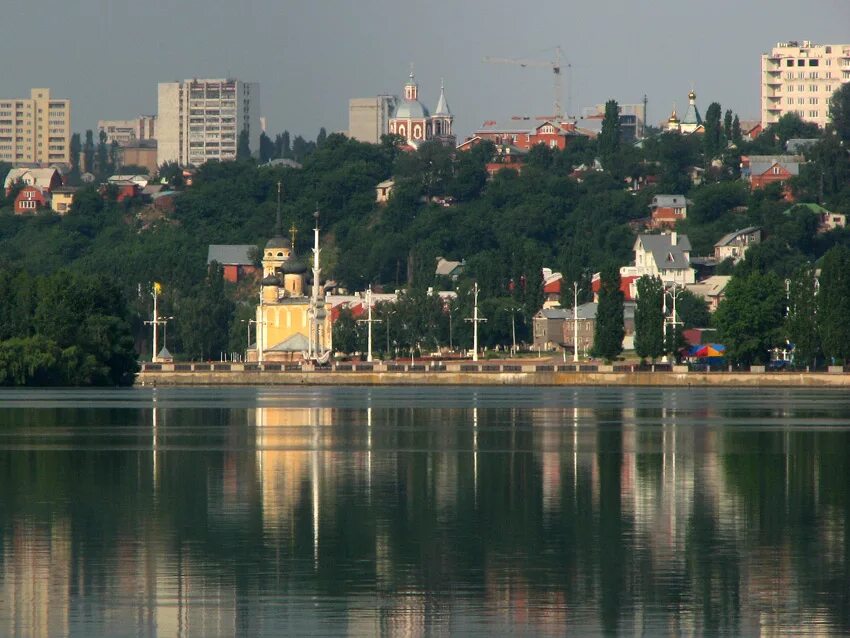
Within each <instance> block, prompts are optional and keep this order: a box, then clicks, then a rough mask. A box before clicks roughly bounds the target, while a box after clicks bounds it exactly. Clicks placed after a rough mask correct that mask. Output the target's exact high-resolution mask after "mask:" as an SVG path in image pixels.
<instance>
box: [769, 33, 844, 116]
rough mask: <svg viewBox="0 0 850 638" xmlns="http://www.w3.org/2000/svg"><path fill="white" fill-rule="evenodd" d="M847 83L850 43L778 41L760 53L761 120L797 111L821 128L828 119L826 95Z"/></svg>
mask: <svg viewBox="0 0 850 638" xmlns="http://www.w3.org/2000/svg"><path fill="white" fill-rule="evenodd" d="M847 82H850V44H813V43H812V42H809V41H808V40H804V41H803V42H779V43H778V44H777V45H776V46H775V47H773V49H772V50H771V51H770V53H765V54H764V55H762V56H761V123H762V126H763V127H766V126H768V125H769V124H773V123H775V122H778V121H779V118H780V117H782V116H783V115H785V114H786V113H796V114H797V115H799V116H800V117H801V118H802V119H804V120H805V121H807V122H814V123H815V124H817V125H818V126H820V127H823V126H826V124H827V123H828V122H829V98H830V97H832V94H833V93H834V92H835V91H837V90H838V89H839V88H841V85H842V84H846V83H847Z"/></svg>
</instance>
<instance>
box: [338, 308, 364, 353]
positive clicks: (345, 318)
mask: <svg viewBox="0 0 850 638" xmlns="http://www.w3.org/2000/svg"><path fill="white" fill-rule="evenodd" d="M333 344H334V350H336V351H337V352H342V353H345V354H352V353H354V352H356V351H358V350H359V349H360V335H359V334H358V329H357V322H356V321H355V319H354V315H353V314H352V312H351V309H350V308H343V309H342V310H340V312H339V317H337V319H336V321H335V322H334V324H333Z"/></svg>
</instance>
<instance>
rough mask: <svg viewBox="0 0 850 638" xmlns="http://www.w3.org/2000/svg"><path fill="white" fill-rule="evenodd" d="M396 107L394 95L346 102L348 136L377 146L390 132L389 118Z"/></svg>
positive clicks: (396, 100)
mask: <svg viewBox="0 0 850 638" xmlns="http://www.w3.org/2000/svg"><path fill="white" fill-rule="evenodd" d="M397 105H398V98H397V97H396V96H394V95H378V96H376V97H357V98H352V99H350V100H349V101H348V136H349V137H350V138H351V139H354V140H359V141H361V142H368V143H369V144H377V143H379V142H380V141H381V136H382V135H386V134H387V133H389V132H390V117H391V116H392V114H393V113H394V112H395V109H396V106H397Z"/></svg>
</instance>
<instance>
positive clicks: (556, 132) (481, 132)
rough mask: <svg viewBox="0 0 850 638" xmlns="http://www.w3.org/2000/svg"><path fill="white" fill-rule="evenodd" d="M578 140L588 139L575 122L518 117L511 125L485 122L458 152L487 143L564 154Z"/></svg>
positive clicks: (511, 120) (509, 121)
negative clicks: (540, 147)
mask: <svg viewBox="0 0 850 638" xmlns="http://www.w3.org/2000/svg"><path fill="white" fill-rule="evenodd" d="M576 137H586V135H584V134H583V133H580V132H578V131H577V130H576V126H575V124H574V123H572V122H561V123H560V124H559V123H557V122H556V121H554V120H549V119H542V120H538V119H531V118H527V117H524V118H523V117H514V118H512V119H510V120H508V121H507V122H496V121H495V120H490V121H487V122H484V125H483V126H482V127H481V128H480V129H478V130H477V131H475V135H474V136H473V137H471V138H470V139H469V140H467V141H466V142H464V143H463V144H461V145H460V146H458V149H459V150H465V149H466V148H470V147H471V146H473V145H475V144H477V143H480V142H481V141H483V140H489V141H491V142H493V143H495V144H497V145H502V144H504V145H508V146H512V147H515V148H517V149H520V150H524V151H527V150H529V149H530V148H531V147H532V146H535V145H537V144H545V145H546V146H549V147H550V148H557V149H558V150H563V149H565V148H566V147H567V145H568V144H569V142H570V140H572V139H574V138H576Z"/></svg>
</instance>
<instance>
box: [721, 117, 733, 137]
mask: <svg viewBox="0 0 850 638" xmlns="http://www.w3.org/2000/svg"><path fill="white" fill-rule="evenodd" d="M723 135H724V136H725V137H726V140H727V141H730V140H731V139H732V109H726V113H724V114H723Z"/></svg>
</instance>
